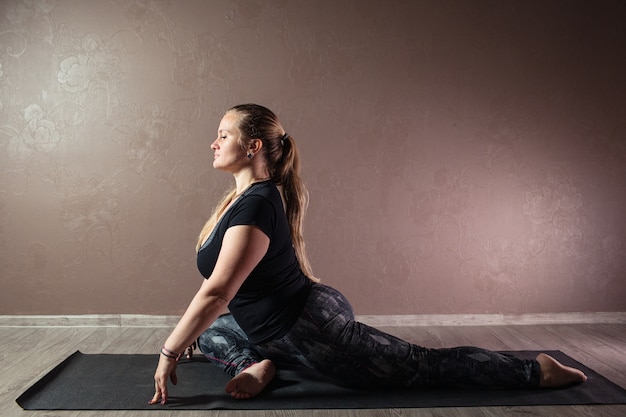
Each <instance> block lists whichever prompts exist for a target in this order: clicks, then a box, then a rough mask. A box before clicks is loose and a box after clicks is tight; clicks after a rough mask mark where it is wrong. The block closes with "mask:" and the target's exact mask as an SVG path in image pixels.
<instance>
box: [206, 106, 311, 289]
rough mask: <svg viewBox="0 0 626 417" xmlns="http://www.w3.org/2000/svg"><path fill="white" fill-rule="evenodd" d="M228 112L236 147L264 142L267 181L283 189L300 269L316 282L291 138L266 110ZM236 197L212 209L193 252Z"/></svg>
mask: <svg viewBox="0 0 626 417" xmlns="http://www.w3.org/2000/svg"><path fill="white" fill-rule="evenodd" d="M228 112H235V113H237V114H238V115H239V116H240V117H239V130H240V132H241V135H240V138H239V141H240V142H239V144H240V146H241V147H242V149H245V145H246V142H248V141H250V140H251V139H260V140H261V141H262V142H263V146H262V148H261V151H262V152H263V155H264V157H265V160H266V161H267V168H268V171H269V175H270V178H271V179H272V181H273V182H274V183H275V184H276V185H278V186H282V191H283V197H284V202H285V212H286V215H287V221H288V222H289V229H290V231H291V240H292V241H293V246H294V249H295V252H296V257H297V259H298V263H299V264H300V269H301V270H302V272H303V273H304V275H306V276H307V277H308V278H309V279H311V280H313V281H316V282H317V281H319V280H318V279H317V278H315V276H314V275H313V269H312V268H311V264H310V262H309V258H308V257H307V255H306V249H305V246H306V245H305V243H304V237H303V225H304V216H305V213H306V209H307V205H308V192H307V190H306V187H305V186H304V183H303V182H302V179H301V178H300V157H299V155H298V149H297V148H296V144H295V142H294V140H293V138H292V137H291V136H290V135H288V134H287V133H286V132H285V130H284V129H283V127H282V125H281V124H280V122H279V121H278V118H277V117H276V115H275V114H274V113H273V112H272V111H271V110H269V109H268V108H266V107H263V106H260V105H258V104H241V105H238V106H235V107H233V108H231V109H230V110H228ZM235 196H236V189H234V188H233V189H232V190H230V191H229V192H227V193H226V195H225V196H224V197H223V198H222V200H221V201H220V203H219V204H218V205H217V206H215V209H214V210H213V213H212V214H211V217H210V218H209V220H208V221H207V222H206V223H205V225H204V227H203V228H202V231H201V232H200V236H199V237H198V243H197V245H196V250H200V247H201V246H202V244H203V243H204V241H205V240H206V239H207V237H208V236H209V234H210V233H211V232H212V231H213V229H214V228H215V226H216V225H217V222H218V220H219V219H220V217H221V216H222V214H224V211H225V210H226V208H227V207H228V205H229V204H230V203H231V202H232V201H233V199H234V198H235Z"/></svg>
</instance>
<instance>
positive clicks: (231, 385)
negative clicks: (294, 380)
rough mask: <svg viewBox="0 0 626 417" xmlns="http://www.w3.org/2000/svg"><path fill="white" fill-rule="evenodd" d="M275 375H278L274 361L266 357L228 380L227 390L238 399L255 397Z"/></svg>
mask: <svg viewBox="0 0 626 417" xmlns="http://www.w3.org/2000/svg"><path fill="white" fill-rule="evenodd" d="M274 375H276V367H275V366H274V363H273V362H272V361H270V360H269V359H265V360H263V361H261V362H259V363H255V364H254V365H252V366H250V367H249V368H246V369H244V370H243V371H241V373H239V375H237V376H235V377H234V378H233V379H231V380H230V381H228V384H226V392H227V393H229V394H230V395H231V396H232V397H233V398H237V399H238V400H245V399H247V398H252V397H255V396H257V395H259V394H260V393H261V391H263V390H264V389H265V387H267V385H268V384H269V383H270V382H271V381H272V379H274Z"/></svg>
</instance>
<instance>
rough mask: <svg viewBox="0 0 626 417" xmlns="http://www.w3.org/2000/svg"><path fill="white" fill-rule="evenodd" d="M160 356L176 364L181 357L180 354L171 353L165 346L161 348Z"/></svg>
mask: <svg viewBox="0 0 626 417" xmlns="http://www.w3.org/2000/svg"><path fill="white" fill-rule="evenodd" d="M161 355H163V356H165V357H166V358H170V359H175V360H176V361H177V362H178V360H179V359H180V358H181V357H182V356H183V354H182V353H176V352H172V351H171V350H169V349H168V348H166V347H165V346H163V347H162V348H161Z"/></svg>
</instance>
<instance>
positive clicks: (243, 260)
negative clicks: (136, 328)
mask: <svg viewBox="0 0 626 417" xmlns="http://www.w3.org/2000/svg"><path fill="white" fill-rule="evenodd" d="M268 247H269V238H268V237H267V235H266V234H265V233H263V232H262V231H261V230H260V229H259V228H257V227H255V226H232V227H230V228H229V229H228V230H227V231H226V233H225V234H224V239H223V241H222V248H221V249H220V254H219V256H218V258H217V262H216V264H215V268H214V270H213V273H212V274H211V276H210V277H209V279H207V280H205V281H204V282H203V283H202V285H201V286H200V289H199V290H198V292H197V293H196V295H195V296H194V297H193V299H192V300H191V303H190V304H189V307H187V310H186V311H185V314H183V316H182V317H181V319H180V321H179V322H178V324H177V325H176V327H175V328H174V330H173V331H172V333H171V334H170V336H169V337H168V338H167V340H166V341H165V344H164V347H165V348H166V349H167V350H169V351H171V352H178V353H182V352H184V350H185V348H186V347H187V346H189V345H191V343H193V341H194V340H196V339H197V338H198V336H200V334H202V332H203V331H205V330H206V329H207V328H208V327H209V326H210V325H211V323H213V322H214V321H215V319H217V317H218V316H219V314H220V313H221V312H222V311H223V310H224V307H225V306H226V305H227V304H228V303H229V302H230V300H232V298H233V297H234V296H235V294H237V291H238V290H239V287H241V284H243V282H244V281H245V280H246V278H247V277H248V275H250V273H251V272H252V270H253V269H254V268H255V267H256V266H257V264H258V263H259V262H260V261H261V259H263V256H265V253H266V252H267V249H268ZM168 377H169V378H171V380H172V383H174V384H176V383H177V377H176V360H174V359H172V358H168V357H166V356H164V355H160V359H159V365H158V367H157V370H156V373H155V375H154V381H155V394H154V397H153V398H152V400H151V401H150V403H151V404H154V403H156V402H158V401H159V399H160V400H161V403H165V401H166V400H167V379H168Z"/></svg>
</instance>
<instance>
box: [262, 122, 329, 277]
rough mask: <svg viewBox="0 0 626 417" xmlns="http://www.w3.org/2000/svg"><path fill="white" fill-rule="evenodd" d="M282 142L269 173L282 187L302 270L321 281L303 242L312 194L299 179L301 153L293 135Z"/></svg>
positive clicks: (292, 236)
mask: <svg viewBox="0 0 626 417" xmlns="http://www.w3.org/2000/svg"><path fill="white" fill-rule="evenodd" d="M280 142H281V146H282V152H281V157H280V159H279V161H278V163H277V164H276V169H275V170H274V172H271V171H270V175H271V176H272V180H273V181H274V182H275V183H276V184H278V185H282V187H283V196H284V198H285V212H286V214H287V221H288V222H289V229H290V231H291V240H292V241H293V247H294V250H295V251H296V257H297V258H298V262H299V264H300V269H302V272H303V273H304V275H306V276H307V277H308V278H309V279H311V280H312V281H315V282H319V279H318V278H316V277H315V276H314V275H313V268H311V264H310V262H309V259H308V257H307V255H306V244H305V242H304V235H303V229H304V217H305V214H306V209H307V207H308V203H309V193H308V191H307V189H306V187H305V186H304V182H302V179H301V178H300V156H299V155H298V149H297V148H296V144H295V142H294V141H293V138H292V137H291V136H289V135H288V134H286V133H285V134H284V135H283V136H282V138H281V140H280Z"/></svg>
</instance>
